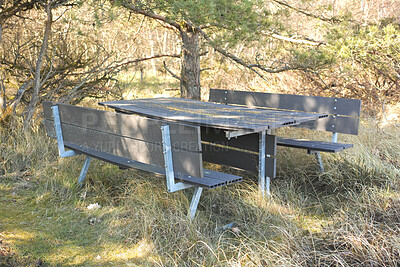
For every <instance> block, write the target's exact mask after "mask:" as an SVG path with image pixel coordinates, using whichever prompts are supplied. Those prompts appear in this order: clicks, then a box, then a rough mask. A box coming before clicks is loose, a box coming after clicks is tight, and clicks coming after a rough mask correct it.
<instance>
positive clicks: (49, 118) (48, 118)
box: [42, 101, 56, 138]
mask: <svg viewBox="0 0 400 267" xmlns="http://www.w3.org/2000/svg"><path fill="white" fill-rule="evenodd" d="M54 104H55V102H50V101H43V103H42V106H43V114H44V120H43V123H44V126H45V128H46V132H47V136H48V137H52V138H56V131H55V130H54V121H53V113H52V111H51V107H52V106H53V105H54Z"/></svg>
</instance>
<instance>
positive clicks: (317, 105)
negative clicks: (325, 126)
mask: <svg viewBox="0 0 400 267" xmlns="http://www.w3.org/2000/svg"><path fill="white" fill-rule="evenodd" d="M209 101H211V102H218V103H224V104H237V105H244V106H248V107H252V108H254V107H267V108H273V109H285V110H298V111H304V112H317V113H328V114H337V115H344V116H351V117H359V116H360V111H361V100H359V99H348V98H339V97H321V96H305V95H290V94H272V93H261V92H246V91H232V90H218V89H210V98H209Z"/></svg>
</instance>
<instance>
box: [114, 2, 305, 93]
mask: <svg viewBox="0 0 400 267" xmlns="http://www.w3.org/2000/svg"><path fill="white" fill-rule="evenodd" d="M113 3H115V4H120V5H122V6H124V7H125V8H127V9H128V10H129V11H131V12H134V13H136V14H141V15H144V16H146V17H149V18H152V19H155V20H157V21H160V22H161V23H163V24H164V25H165V26H166V27H168V28H170V29H172V30H174V31H176V32H177V33H178V34H179V36H180V39H181V42H182V49H181V73H180V76H178V75H176V74H173V73H172V72H171V71H170V70H168V71H169V72H170V73H171V74H172V75H173V76H174V77H175V78H177V79H179V80H180V85H181V96H182V97H185V98H193V99H200V72H201V68H200V56H201V51H200V50H201V44H202V40H204V43H206V44H207V45H209V46H211V47H212V48H213V49H215V50H216V51H217V52H218V53H220V54H222V55H223V56H225V57H228V58H230V59H231V60H233V61H234V62H236V63H238V64H240V65H242V66H245V67H246V68H248V69H250V70H251V71H253V72H255V73H257V74H258V75H260V76H262V73H261V72H263V71H264V72H281V71H286V70H291V69H300V68H303V67H304V66H300V65H295V64H287V63H284V64H281V65H279V66H266V65H264V64H263V63H262V59H261V58H256V59H253V62H251V61H250V60H244V59H241V58H239V57H237V56H235V55H234V54H232V53H230V52H229V51H228V50H227V49H225V47H228V48H229V47H232V46H233V45H235V44H236V43H238V42H246V43H248V44H251V43H252V42H257V41H258V42H260V41H262V40H263V39H264V38H270V36H271V35H273V36H275V37H277V36H280V35H279V34H277V32H278V31H279V30H280V29H281V24H279V23H277V22H274V21H273V19H272V17H273V16H272V13H271V12H270V11H269V10H268V5H267V4H266V2H265V1H257V0H256V1H251V0H245V1H235V0H218V1H209V0H200V1H185V0H181V1H160V0H157V1H140V0H132V1H129V0H122V1H113ZM304 68H306V67H304ZM260 71H261V72H260Z"/></svg>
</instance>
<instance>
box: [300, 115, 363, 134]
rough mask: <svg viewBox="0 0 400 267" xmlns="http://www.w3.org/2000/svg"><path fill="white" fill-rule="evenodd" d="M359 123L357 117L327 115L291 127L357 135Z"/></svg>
mask: <svg viewBox="0 0 400 267" xmlns="http://www.w3.org/2000/svg"><path fill="white" fill-rule="evenodd" d="M359 124H360V119H359V118H353V117H344V116H332V115H329V116H328V117H327V118H322V119H319V120H317V121H310V122H306V123H301V124H299V125H295V126H293V127H299V128H306V129H312V130H319V131H328V132H333V133H335V132H336V133H344V134H352V135H357V134H358V129H359Z"/></svg>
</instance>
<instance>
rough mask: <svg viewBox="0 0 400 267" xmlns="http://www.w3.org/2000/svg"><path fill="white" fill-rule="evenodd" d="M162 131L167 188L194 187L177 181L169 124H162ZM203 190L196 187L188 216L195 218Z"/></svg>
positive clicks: (171, 189)
mask: <svg viewBox="0 0 400 267" xmlns="http://www.w3.org/2000/svg"><path fill="white" fill-rule="evenodd" d="M161 133H162V140H163V153H164V163H165V173H166V179H167V189H168V192H170V193H172V192H176V191H179V190H182V189H186V188H189V187H192V185H189V184H185V183H181V182H180V183H175V174H174V166H173V161H172V150H171V136H170V131H169V125H163V126H161ZM202 191H203V188H201V187H196V190H195V191H194V195H193V197H192V202H191V203H190V207H189V214H188V217H189V218H190V219H193V218H194V216H195V214H196V210H197V206H198V204H199V201H200V196H201V193H202Z"/></svg>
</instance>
